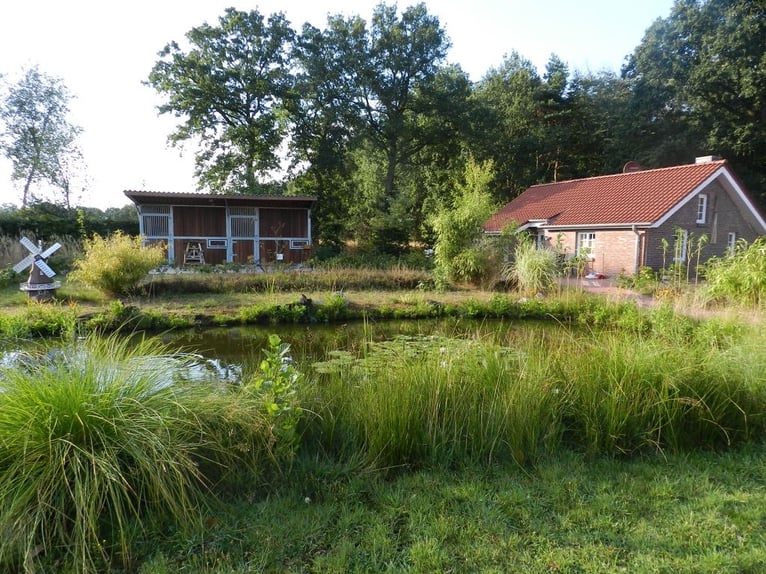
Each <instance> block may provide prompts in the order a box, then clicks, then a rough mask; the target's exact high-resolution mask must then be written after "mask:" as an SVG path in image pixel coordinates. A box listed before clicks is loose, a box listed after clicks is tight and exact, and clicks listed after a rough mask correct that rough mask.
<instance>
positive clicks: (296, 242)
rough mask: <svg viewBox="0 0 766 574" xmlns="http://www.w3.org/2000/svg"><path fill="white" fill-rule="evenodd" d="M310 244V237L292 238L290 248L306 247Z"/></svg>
mask: <svg viewBox="0 0 766 574" xmlns="http://www.w3.org/2000/svg"><path fill="white" fill-rule="evenodd" d="M308 246H309V240H308V239H291V240H290V249H305V248H306V247H308Z"/></svg>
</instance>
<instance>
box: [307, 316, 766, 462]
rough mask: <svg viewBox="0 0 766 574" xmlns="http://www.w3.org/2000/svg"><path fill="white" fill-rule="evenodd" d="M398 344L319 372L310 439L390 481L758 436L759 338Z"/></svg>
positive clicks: (606, 336)
mask: <svg viewBox="0 0 766 574" xmlns="http://www.w3.org/2000/svg"><path fill="white" fill-rule="evenodd" d="M697 329H699V332H698V334H696V335H695V333H688V332H685V331H678V332H676V335H681V334H683V335H684V336H683V337H678V338H677V340H675V341H673V342H671V341H669V339H668V337H666V336H661V335H660V334H658V333H655V332H645V331H642V330H638V331H631V330H625V331H617V330H612V331H608V330H607V331H603V332H582V331H580V330H578V329H574V330H571V331H570V330H565V329H560V330H557V331H555V332H554V331H543V332H542V333H541V332H537V333H529V334H527V333H522V334H516V335H513V338H512V339H510V340H508V341H507V342H503V341H501V340H496V341H494V342H493V341H490V340H486V339H473V340H468V341H465V340H458V339H451V338H441V339H428V338H426V339H418V338H400V339H396V340H394V341H391V342H385V343H378V342H375V343H370V344H369V345H368V347H367V351H366V353H365V354H364V355H363V356H362V357H361V358H354V357H351V356H350V355H348V354H345V353H341V354H338V355H337V356H336V357H334V358H332V359H330V360H328V361H325V362H323V363H319V364H317V366H316V368H317V370H318V371H319V372H320V373H321V377H322V378H321V379H320V382H321V385H318V389H319V390H320V393H321V396H320V397H316V398H315V402H316V405H315V406H313V407H312V409H313V410H316V411H317V412H318V413H319V414H320V416H319V417H317V419H316V421H315V423H316V424H318V425H320V428H319V429H318V430H317V429H314V430H315V431H316V432H317V433H318V434H317V435H316V436H314V435H312V434H307V435H306V436H307V437H310V438H311V439H312V440H316V441H318V442H319V444H320V445H321V446H322V448H324V449H326V450H328V451H331V452H336V453H339V454H340V455H346V454H348V453H354V454H358V453H363V457H362V458H364V459H365V460H366V462H367V464H370V465H372V466H375V467H383V468H395V467H400V466H418V465H423V464H442V463H448V464H453V463H454V464H460V463H461V462H464V461H470V462H490V461H494V460H498V461H500V460H514V461H516V462H526V461H531V460H535V459H539V458H540V457H541V456H544V455H546V454H549V453H551V452H554V451H556V450H557V449H559V448H571V449H574V450H576V451H581V452H585V453H588V454H590V455H594V456H601V455H608V456H628V455H634V454H640V453H646V452H681V451H684V450H688V449H694V448H725V447H729V446H731V445H736V444H742V443H744V442H748V441H751V440H754V439H756V438H757V437H759V436H762V434H763V432H764V431H766V414H765V413H766V381H765V380H764V378H763V373H764V372H766V352H764V350H763V348H764V346H763V336H760V337H757V336H756V338H755V340H752V341H751V340H750V339H749V338H741V339H737V338H734V337H732V334H731V332H730V330H729V329H728V328H727V327H726V326H723V325H720V326H719V327H704V328H703V327H702V326H699V327H697Z"/></svg>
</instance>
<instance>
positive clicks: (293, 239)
mask: <svg viewBox="0 0 766 574" xmlns="http://www.w3.org/2000/svg"><path fill="white" fill-rule="evenodd" d="M124 193H125V195H126V196H127V197H128V199H130V200H131V201H132V202H133V203H134V204H135V205H136V209H137V211H138V221H139V230H140V231H139V232H140V234H141V235H142V236H143V237H144V240H145V242H146V243H147V244H155V243H161V244H163V245H164V246H165V249H166V252H167V256H168V263H169V264H171V265H184V264H201V263H206V264H220V263H243V264H248V263H249V264H254V265H259V266H260V265H263V266H266V265H271V264H273V263H292V264H296V263H302V262H303V261H304V260H305V259H307V258H308V257H309V256H310V254H311V207H312V206H313V205H314V203H315V201H316V198H315V197H283V196H263V195H214V194H209V193H165V192H158V191H132V190H127V191H125V192H124Z"/></svg>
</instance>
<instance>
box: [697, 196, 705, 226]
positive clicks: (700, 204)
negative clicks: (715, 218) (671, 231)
mask: <svg viewBox="0 0 766 574" xmlns="http://www.w3.org/2000/svg"><path fill="white" fill-rule="evenodd" d="M706 221H707V195H705V194H704V193H700V194H699V196H698V197H697V223H699V224H703V223H705V222H706Z"/></svg>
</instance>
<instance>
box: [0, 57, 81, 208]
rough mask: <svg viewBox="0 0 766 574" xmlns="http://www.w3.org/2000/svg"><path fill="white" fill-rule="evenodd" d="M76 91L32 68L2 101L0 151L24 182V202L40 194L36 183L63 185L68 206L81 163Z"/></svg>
mask: <svg viewBox="0 0 766 574" xmlns="http://www.w3.org/2000/svg"><path fill="white" fill-rule="evenodd" d="M71 98H72V95H71V94H70V93H69V90H68V89H67V87H66V86H65V85H64V83H63V81H62V80H61V79H60V78H56V77H53V76H49V75H47V74H45V73H43V72H41V71H40V70H39V69H38V68H37V67H32V68H29V69H27V70H26V71H25V72H24V73H23V75H22V77H21V79H20V80H19V81H18V82H17V83H15V84H12V85H11V86H9V87H8V90H7V94H6V96H5V98H4V99H3V100H2V102H0V120H2V126H0V127H2V131H1V132H0V151H2V153H3V154H4V155H5V157H7V158H8V159H9V160H10V161H11V164H12V166H13V171H12V174H11V177H12V178H13V180H14V181H19V182H21V183H22V200H21V203H22V206H27V205H28V204H30V203H32V202H33V201H35V200H36V199H39V197H37V196H36V195H35V193H34V189H35V188H34V186H36V185H38V186H39V185H40V184H48V185H50V186H53V187H54V188H56V189H58V190H59V191H60V192H61V193H62V196H63V203H64V204H65V205H66V206H69V203H70V194H71V192H72V178H73V177H74V176H75V175H76V172H77V170H78V169H80V168H81V167H82V166H81V164H80V162H81V154H80V151H79V149H78V147H77V145H76V139H77V136H78V135H79V134H80V132H81V129H80V128H79V127H77V126H75V125H74V124H72V123H70V121H69V120H68V115H69V102H70V100H71Z"/></svg>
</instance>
